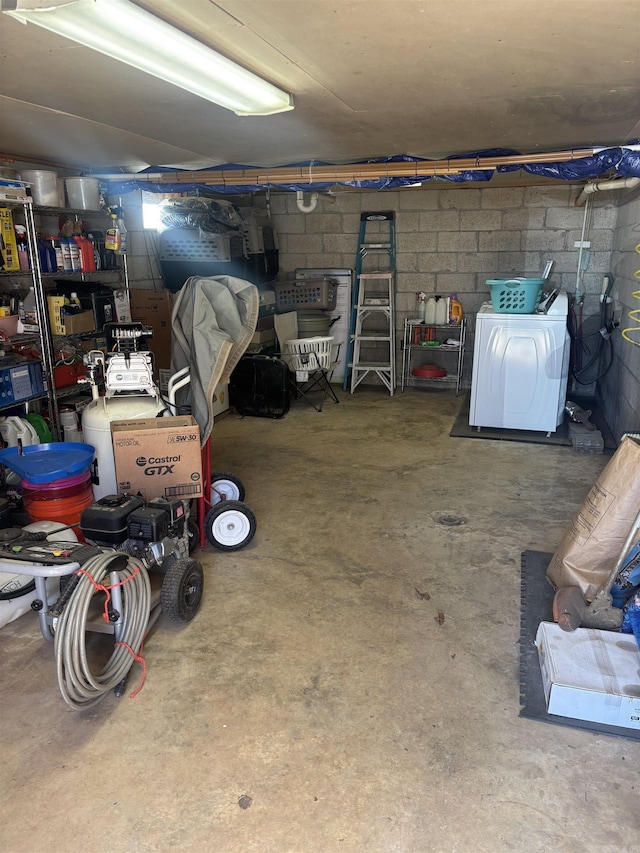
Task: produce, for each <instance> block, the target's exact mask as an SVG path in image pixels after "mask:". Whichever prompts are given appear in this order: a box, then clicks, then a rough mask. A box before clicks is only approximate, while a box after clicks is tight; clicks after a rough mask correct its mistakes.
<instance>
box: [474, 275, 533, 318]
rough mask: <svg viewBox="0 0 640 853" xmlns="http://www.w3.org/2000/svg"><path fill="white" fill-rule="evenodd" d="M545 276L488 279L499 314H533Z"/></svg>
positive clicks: (492, 300) (492, 298) (496, 310)
mask: <svg viewBox="0 0 640 853" xmlns="http://www.w3.org/2000/svg"><path fill="white" fill-rule="evenodd" d="M546 281H547V280H546V279H544V278H520V277H519V278H491V279H489V280H488V281H487V284H488V285H489V290H490V291H491V304H492V305H493V310H494V311H495V312H496V313H498V314H533V313H534V311H535V310H536V308H537V307H538V303H539V302H540V295H541V294H542V288H543V287H544V285H545V284H546Z"/></svg>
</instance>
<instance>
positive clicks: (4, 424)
mask: <svg viewBox="0 0 640 853" xmlns="http://www.w3.org/2000/svg"><path fill="white" fill-rule="evenodd" d="M0 435H1V436H2V441H3V444H4V446H5V447H18V444H22V445H23V446H25V447H26V446H27V445H31V444H39V443H40V439H39V437H38V433H37V432H36V430H35V428H34V427H33V426H32V425H31V424H30V423H29V421H26V420H25V419H24V418H19V417H18V416H17V415H9V417H6V418H0ZM5 480H6V483H7V485H9V486H17V485H18V484H19V483H20V480H21V477H20V475H19V474H17V473H16V472H15V471H12V470H11V469H10V468H7V469H6V471H5Z"/></svg>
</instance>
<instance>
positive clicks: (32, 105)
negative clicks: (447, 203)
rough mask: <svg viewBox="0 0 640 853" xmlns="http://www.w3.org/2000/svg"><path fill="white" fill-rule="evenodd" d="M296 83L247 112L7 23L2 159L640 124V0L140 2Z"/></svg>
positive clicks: (532, 139) (425, 142)
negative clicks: (269, 109)
mask: <svg viewBox="0 0 640 853" xmlns="http://www.w3.org/2000/svg"><path fill="white" fill-rule="evenodd" d="M138 5H140V6H143V7H145V8H146V9H148V10H149V11H153V12H154V13H155V14H157V15H159V16H160V17H162V18H164V19H165V20H167V21H169V22H170V23H173V24H175V25H176V26H177V27H179V28H180V29H182V30H184V31H185V32H187V33H189V34H190V35H193V36H196V37H197V38H199V39H200V40H201V41H203V42H205V43H206V44H209V45H211V46H212V47H215V48H216V49H218V50H220V51H221V52H222V53H225V54H226V55H227V56H229V57H230V58H232V59H234V60H236V61H238V62H239V63H241V64H242V65H245V66H246V67H247V68H249V69H251V70H253V71H256V72H257V73H259V74H260V75H261V76H264V77H266V78H267V79H268V80H270V81H271V82H273V83H275V84H277V85H279V86H280V87H282V88H283V89H286V90H287V91H289V92H291V93H293V95H294V98H295V104H296V107H295V109H294V110H293V111H292V112H289V113H283V114H280V115H276V116H271V117H238V116H236V115H234V114H232V113H230V112H228V111H226V110H224V109H222V108H221V107H217V106H214V105H212V104H210V103H208V102H205V101H202V100H200V99H199V98H197V97H196V96H194V95H191V94H189V93H186V92H183V91H181V90H178V89H176V88H174V87H173V86H170V85H169V84H165V83H162V82H160V81H159V80H156V79H154V78H152V77H148V76H147V75H144V74H142V73H140V72H137V71H135V70H133V69H130V68H128V67H125V66H122V65H119V64H118V63H116V62H114V61H112V60H109V59H107V58H106V57H104V56H101V55H98V54H95V53H93V52H91V51H89V50H88V49H86V48H83V47H79V46H76V45H74V44H73V43H71V42H68V41H66V40H64V39H62V38H60V37H57V36H54V35H52V34H50V33H48V32H46V31H44V30H41V29H40V28H39V27H35V26H32V25H30V26H23V25H21V24H19V23H18V22H16V21H14V20H12V19H9V18H7V16H2V20H1V21H0V48H1V64H0V85H1V96H0V157H6V156H7V155H9V156H14V157H16V158H18V159H22V160H29V161H40V160H41V161H48V162H52V163H55V164H59V165H68V166H70V167H72V168H82V167H94V168H95V169H96V170H103V171H104V170H106V169H108V168H111V167H119V168H121V169H123V170H124V171H138V170H140V169H143V168H145V167H147V166H150V165H169V166H175V167H188V168H200V167H205V166H211V165H217V164H220V163H226V162H232V163H243V164H248V165H256V166H277V165H284V164H287V163H294V162H299V161H306V160H312V159H315V160H322V161H328V162H335V163H346V162H353V161H357V160H362V159H366V158H375V157H382V156H388V155H392V154H410V155H414V156H417V157H425V158H437V157H442V156H446V155H449V154H456V153H469V152H475V151H479V150H482V149H487V148H512V149H516V150H518V151H522V152H527V153H529V152H544V151H556V150H561V149H565V148H571V147H585V146H591V145H618V144H621V143H623V142H625V141H628V140H629V139H631V138H634V137H640V114H639V109H638V108H639V105H640V68H639V61H640V2H639V0H606V2H601V0H356V2H345V0H333V2H328V1H327V0H217V2H212V0H181V2H176V0H138Z"/></svg>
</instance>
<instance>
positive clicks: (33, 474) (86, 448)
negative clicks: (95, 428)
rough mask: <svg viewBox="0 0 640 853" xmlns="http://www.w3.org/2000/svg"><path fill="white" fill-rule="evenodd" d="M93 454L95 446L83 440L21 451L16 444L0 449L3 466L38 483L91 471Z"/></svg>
mask: <svg viewBox="0 0 640 853" xmlns="http://www.w3.org/2000/svg"><path fill="white" fill-rule="evenodd" d="M94 454H95V448H94V447H92V446H91V445H90V444H83V443H82V442H80V441H58V442H53V443H51V444H31V445H28V446H27V447H23V448H22V453H20V451H19V449H18V448H17V447H7V448H5V449H4V450H0V465H6V466H7V468H11V470H12V471H15V472H16V473H18V474H20V476H21V477H22V479H23V480H26V481H27V482H28V483H33V484H34V485H36V486H38V485H41V484H42V483H53V482H54V480H62V479H64V478H66V477H73V476H74V475H75V474H82V473H83V472H84V471H88V470H89V468H90V466H91V463H92V462H93V457H94Z"/></svg>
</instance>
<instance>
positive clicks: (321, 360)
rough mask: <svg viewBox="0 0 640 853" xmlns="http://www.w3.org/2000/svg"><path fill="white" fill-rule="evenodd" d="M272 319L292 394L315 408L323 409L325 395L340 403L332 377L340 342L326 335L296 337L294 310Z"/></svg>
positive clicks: (296, 325)
mask: <svg viewBox="0 0 640 853" xmlns="http://www.w3.org/2000/svg"><path fill="white" fill-rule="evenodd" d="M274 322H275V327H276V335H277V336H278V341H279V343H280V350H281V352H280V357H281V358H282V360H283V361H284V362H286V364H287V366H288V367H289V385H290V388H291V393H292V396H293V397H294V398H296V399H303V400H305V402H306V403H308V404H309V405H310V406H311V408H312V409H315V411H316V412H321V411H322V407H323V406H324V403H325V401H326V400H327V399H330V400H332V401H333V402H334V403H339V402H340V400H339V399H338V397H337V396H336V392H335V390H334V388H333V387H332V385H331V377H332V376H333V371H334V370H335V369H336V366H337V365H338V363H339V357H340V344H336V343H334V340H333V338H329V337H327V338H324V337H316V338H298V316H297V314H296V312H295V311H291V312H289V313H287V314H278V315H276V316H275V317H274Z"/></svg>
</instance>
